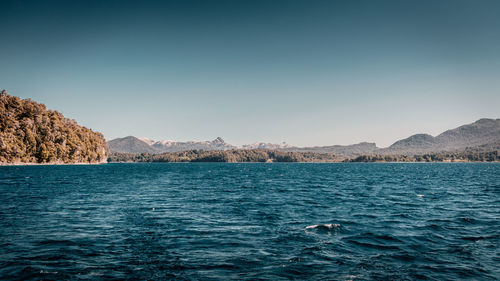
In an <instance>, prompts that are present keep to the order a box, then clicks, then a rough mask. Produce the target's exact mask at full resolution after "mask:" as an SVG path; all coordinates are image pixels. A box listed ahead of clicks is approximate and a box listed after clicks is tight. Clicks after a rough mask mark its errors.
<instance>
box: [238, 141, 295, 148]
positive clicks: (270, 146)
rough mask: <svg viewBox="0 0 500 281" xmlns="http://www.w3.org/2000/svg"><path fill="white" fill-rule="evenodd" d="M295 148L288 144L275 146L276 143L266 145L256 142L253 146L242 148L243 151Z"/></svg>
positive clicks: (246, 145) (248, 145) (283, 143)
mask: <svg viewBox="0 0 500 281" xmlns="http://www.w3.org/2000/svg"><path fill="white" fill-rule="evenodd" d="M292 147H293V146H291V145H289V144H287V143H286V142H282V143H278V144H274V143H264V142H256V143H252V144H244V145H242V146H241V148H242V149H284V148H292Z"/></svg>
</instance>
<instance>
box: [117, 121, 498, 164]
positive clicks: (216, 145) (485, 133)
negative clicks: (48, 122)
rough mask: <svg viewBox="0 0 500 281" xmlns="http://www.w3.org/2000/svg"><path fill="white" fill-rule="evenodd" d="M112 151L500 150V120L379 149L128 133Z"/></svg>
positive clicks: (370, 145)
mask: <svg viewBox="0 0 500 281" xmlns="http://www.w3.org/2000/svg"><path fill="white" fill-rule="evenodd" d="M108 146H109V149H110V151H111V152H124V153H152V154H157V153H164V152H178V151H185V150H231V149H256V148H260V149H275V150H282V151H289V152H316V153H332V154H336V155H339V156H343V157H354V156H359V155H371V154H397V155H404V154H424V153H435V152H442V151H457V150H463V149H466V148H474V147H478V148H481V149H483V150H487V149H490V150H491V149H493V150H498V149H500V119H487V118H484V119H480V120H477V121H476V122H474V123H471V124H467V125H463V126H460V127H458V128H455V129H450V130H447V131H445V132H443V133H441V134H439V135H437V136H435V137H434V136H432V135H429V134H415V135H412V136H410V137H408V138H405V139H402V140H398V141H396V142H394V143H393V144H392V145H391V146H389V147H386V148H379V147H377V146H376V144H375V143H370V142H361V143H358V144H352V145H331V146H314V147H295V146H291V145H289V144H287V143H285V142H283V143H280V144H272V143H254V144H247V145H243V146H235V145H231V144H228V143H226V142H225V141H224V140H223V139H222V138H221V137H218V138H216V139H214V140H212V141H187V142H176V141H171V140H166V141H154V140H151V139H147V138H137V137H134V136H128V137H124V138H117V139H113V140H110V141H108Z"/></svg>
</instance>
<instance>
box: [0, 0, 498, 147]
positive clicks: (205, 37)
mask: <svg viewBox="0 0 500 281" xmlns="http://www.w3.org/2000/svg"><path fill="white" fill-rule="evenodd" d="M499 15H500V1H482V0H480V1H472V0H467V1H461V0H452V1H438V0H432V1H425V0H424V1H422V0H418V1H417V0H415V1H405V0H396V1H369V0H367V1H356V0H354V1H201V0H200V1H190V0H182V1H181V0H179V1H135V2H133V1H105V0H103V1H19V0H16V1H5V0H2V1H0V16H1V21H0V88H5V89H7V91H8V92H9V93H10V94H13V95H16V96H20V97H22V98H31V99H34V100H36V101H39V102H42V103H45V104H46V105H47V106H48V107H49V108H50V109H56V110H58V111H61V112H62V113H64V115H65V116H66V117H69V118H73V119H75V120H77V121H78V122H79V123H80V124H82V125H85V126H87V127H90V128H92V129H94V130H97V131H100V132H102V133H103V134H104V135H105V137H106V138H107V139H112V138H116V137H123V136H127V135H134V136H138V137H149V138H153V139H157V140H158V139H174V140H193V139H194V140H209V139H214V138H215V137H217V136H221V137H223V138H224V139H225V140H226V141H227V142H229V143H233V144H244V143H252V142H256V141H265V142H281V141H286V142H288V143H290V144H293V145H299V146H309V145H331V144H350V143H356V142H360V141H370V142H376V143H377V145H378V146H382V147H383V146H387V145H390V144H391V143H392V142H393V141H395V140H397V139H400V138H404V137H407V136H409V135H411V134H414V133H420V132H426V133H430V134H434V135H435V134H437V133H440V132H441V131H443V130H445V129H449V128H453V127H456V126H459V125H462V124H465V123H471V122H473V121H475V120H477V119H479V118H483V117H489V118H499V117H500V114H499V113H500V16H499Z"/></svg>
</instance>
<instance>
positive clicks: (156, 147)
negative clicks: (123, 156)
mask: <svg viewBox="0 0 500 281" xmlns="http://www.w3.org/2000/svg"><path fill="white" fill-rule="evenodd" d="M108 146H109V149H110V151H111V152H124V153H156V154H158V153H164V152H177V151H185V150H229V149H235V148H236V146H233V145H230V144H228V143H226V142H225V141H224V140H223V139H222V138H221V137H218V138H216V139H214V140H212V141H187V142H177V141H171V140H164V141H154V140H151V139H147V138H136V137H133V136H128V137H125V138H118V139H114V140H111V141H108Z"/></svg>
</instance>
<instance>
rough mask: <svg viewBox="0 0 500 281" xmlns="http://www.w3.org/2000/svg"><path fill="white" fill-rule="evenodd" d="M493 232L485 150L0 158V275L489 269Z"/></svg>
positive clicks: (495, 218)
mask: <svg viewBox="0 0 500 281" xmlns="http://www.w3.org/2000/svg"><path fill="white" fill-rule="evenodd" d="M316 225H317V226H316ZM499 242H500V164H494V163H492V164H483V163H475V164H474V163H471V164H463V163H451V164H445V163H412V164H402V163H394V164H389V163H385V164H383V163H371V164H367V163H349V164H297V163H295V164H292V163H271V164H251V163H247V164H226V163H204V164H195V163H186V164H106V165H88V166H87V165H82V166H16V167H0V279H1V280H6V279H43V280H64V279H73V280H80V279H87V280H90V279H92V280H103V279H136V280H137V279H153V280H164V279H177V280H218V279H267V280H280V279H283V280H287V279H309V280H311V279H312V280H415V279H422V280H426V279H428V280H465V279H470V280H498V279H500V247H499Z"/></svg>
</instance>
